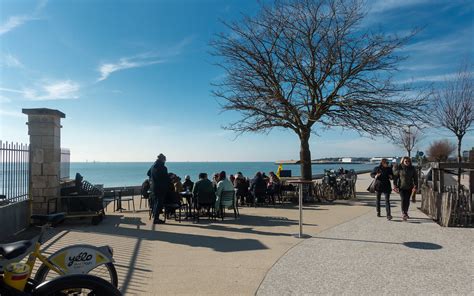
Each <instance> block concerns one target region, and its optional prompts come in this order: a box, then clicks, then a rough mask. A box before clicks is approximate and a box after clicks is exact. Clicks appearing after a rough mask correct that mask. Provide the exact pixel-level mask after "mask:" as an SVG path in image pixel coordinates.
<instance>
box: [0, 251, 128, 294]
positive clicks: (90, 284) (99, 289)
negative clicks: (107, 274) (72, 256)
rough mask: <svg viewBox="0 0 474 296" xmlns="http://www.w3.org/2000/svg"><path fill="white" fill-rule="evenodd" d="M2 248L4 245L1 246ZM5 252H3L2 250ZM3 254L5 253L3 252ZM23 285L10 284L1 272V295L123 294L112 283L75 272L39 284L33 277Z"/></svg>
mask: <svg viewBox="0 0 474 296" xmlns="http://www.w3.org/2000/svg"><path fill="white" fill-rule="evenodd" d="M0 248H2V246H0ZM2 253H3V252H2ZM2 255H3V254H2ZM25 281H26V283H25V284H24V286H23V287H20V289H18V287H14V286H10V285H9V284H8V283H6V281H5V275H4V274H3V273H0V295H2V296H20V295H21V296H59V295H96V296H99V295H110V296H119V295H122V294H121V293H120V291H119V290H118V289H117V288H116V287H114V286H113V285H112V284H111V283H109V282H107V281H106V280H104V279H101V278H99V277H96V276H93V275H89V274H73V275H66V276H60V277H57V278H55V279H53V280H51V281H47V282H44V283H41V284H38V282H36V281H35V280H33V279H31V278H27V279H25Z"/></svg>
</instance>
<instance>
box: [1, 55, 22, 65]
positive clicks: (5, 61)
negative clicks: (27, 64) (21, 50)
mask: <svg viewBox="0 0 474 296" xmlns="http://www.w3.org/2000/svg"><path fill="white" fill-rule="evenodd" d="M0 66H3V67H8V68H23V67H24V66H23V64H22V63H21V62H20V60H19V59H18V58H17V57H16V56H14V55H12V54H10V53H7V54H4V55H2V56H1V58H0Z"/></svg>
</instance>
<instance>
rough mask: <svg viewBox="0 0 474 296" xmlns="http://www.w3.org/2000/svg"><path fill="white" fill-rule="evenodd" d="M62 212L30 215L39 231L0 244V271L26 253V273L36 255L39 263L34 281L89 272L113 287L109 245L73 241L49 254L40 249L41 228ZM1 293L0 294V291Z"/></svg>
mask: <svg viewBox="0 0 474 296" xmlns="http://www.w3.org/2000/svg"><path fill="white" fill-rule="evenodd" d="M64 216H65V215H64V213H58V214H52V215H33V216H31V219H32V220H34V221H37V222H39V223H40V224H41V232H40V235H39V237H38V238H37V240H35V239H33V240H22V241H18V242H14V243H10V244H3V245H0V255H1V256H0V272H2V271H3V269H4V268H5V267H6V266H7V265H8V264H9V263H13V262H18V261H20V260H21V259H22V258H24V257H25V256H26V255H27V254H29V257H28V260H27V261H26V264H27V265H28V266H29V270H30V274H28V277H30V275H31V271H32V270H33V267H34V266H35V263H36V259H38V260H39V261H41V263H42V264H41V266H40V267H39V269H38V271H37V272H36V274H35V277H34V281H35V282H36V283H41V282H44V281H47V280H50V279H55V278H57V277H58V276H62V275H71V274H83V275H84V274H89V275H94V276H97V277H99V278H102V279H103V280H105V281H106V282H109V283H110V284H111V285H112V286H113V287H117V285H118V278H117V271H116V269H115V266H114V264H113V258H112V257H113V250H112V248H111V247H109V246H102V247H95V246H91V245H85V244H77V245H71V246H67V247H64V248H62V249H60V250H58V251H57V252H55V253H53V254H52V255H50V256H49V257H45V256H43V255H42V253H41V250H40V248H41V245H42V244H43V239H44V233H45V230H46V229H47V228H48V227H50V226H51V225H56V224H58V223H60V222H62V221H63V220H64ZM0 295H3V294H0Z"/></svg>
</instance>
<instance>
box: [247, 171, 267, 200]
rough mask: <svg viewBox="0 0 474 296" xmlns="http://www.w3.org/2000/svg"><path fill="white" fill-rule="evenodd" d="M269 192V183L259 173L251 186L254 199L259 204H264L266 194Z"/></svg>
mask: <svg viewBox="0 0 474 296" xmlns="http://www.w3.org/2000/svg"><path fill="white" fill-rule="evenodd" d="M266 190H267V183H266V182H265V180H264V179H263V177H262V173H260V172H257V173H256V174H255V177H254V178H253V180H252V182H251V184H250V192H251V193H252V194H253V197H254V198H256V199H257V200H256V202H257V203H263V202H264V201H265V192H266Z"/></svg>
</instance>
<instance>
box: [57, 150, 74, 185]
mask: <svg viewBox="0 0 474 296" xmlns="http://www.w3.org/2000/svg"><path fill="white" fill-rule="evenodd" d="M70 170H71V150H69V149H68V148H61V167H60V169H59V171H60V173H59V174H60V175H59V178H60V179H69V178H70Z"/></svg>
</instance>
